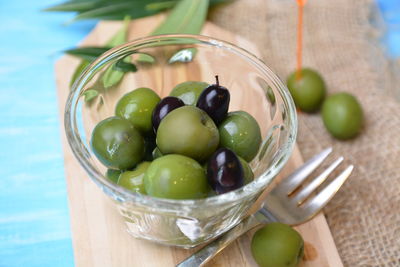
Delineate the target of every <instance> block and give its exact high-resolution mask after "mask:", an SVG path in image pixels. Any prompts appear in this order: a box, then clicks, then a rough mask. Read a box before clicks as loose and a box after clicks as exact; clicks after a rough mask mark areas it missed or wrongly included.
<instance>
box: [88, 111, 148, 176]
mask: <svg viewBox="0 0 400 267" xmlns="http://www.w3.org/2000/svg"><path fill="white" fill-rule="evenodd" d="M90 142H91V147H92V149H93V153H94V154H95V155H96V157H97V158H98V159H99V160H100V162H101V163H103V164H104V165H105V166H106V167H108V168H110V169H120V170H126V169H130V168H133V167H134V166H135V165H136V164H137V163H139V162H140V161H141V160H142V158H143V155H144V141H143V138H142V136H141V135H140V133H139V132H138V131H137V130H136V129H135V127H133V125H132V123H130V122H129V121H128V120H126V119H123V118H120V117H110V118H107V119H105V120H102V121H101V122H99V123H98V124H97V125H96V127H95V128H94V130H93V133H92V138H91V140H90Z"/></svg>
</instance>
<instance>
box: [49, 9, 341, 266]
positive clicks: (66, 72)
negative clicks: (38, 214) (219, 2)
mask: <svg viewBox="0 0 400 267" xmlns="http://www.w3.org/2000/svg"><path fill="white" fill-rule="evenodd" d="M161 19H162V16H153V17H148V18H144V19H140V20H135V21H134V22H132V23H131V24H130V27H129V39H130V40H133V39H136V38H139V37H143V36H146V35H148V34H149V33H150V31H151V29H153V28H154V27H155V26H156V25H157V24H158V23H159V21H160V20H161ZM121 25H122V24H121V23H120V22H100V23H99V24H98V25H97V26H96V28H95V29H94V30H93V31H92V32H91V33H90V34H89V35H88V36H87V38H86V39H85V40H84V41H83V42H82V45H85V46H88V45H103V44H104V43H105V42H106V41H107V40H108V39H109V38H110V37H111V36H112V35H113V34H114V33H115V32H116V31H117V30H118V29H119V28H120V27H121ZM202 34H204V35H208V36H212V37H216V38H218V39H223V40H226V41H229V42H232V43H235V44H237V45H239V46H241V47H243V48H245V49H247V50H249V51H250V52H252V53H254V54H256V55H257V54H259V53H258V50H257V48H256V47H254V46H253V45H252V44H251V43H250V42H249V41H247V40H245V39H243V38H241V37H240V36H237V35H234V34H232V33H230V32H227V31H225V30H223V29H220V28H219V27H217V26H215V25H213V24H211V23H207V24H206V25H205V27H204V29H203V32H202ZM78 64H79V60H77V59H75V58H72V57H68V56H64V57H62V58H61V59H60V60H59V61H58V62H57V63H56V81H57V90H58V100H59V110H60V118H61V121H62V122H63V120H64V116H63V114H64V106H65V102H66V98H67V96H68V93H69V83H70V78H71V76H72V74H73V72H74V70H75V67H76V66H77V65H78ZM62 132H63V133H64V129H62ZM62 142H63V149H64V162H65V172H66V179H67V186H68V197H69V208H70V215H71V216H70V217H71V229H72V237H73V246H74V257H75V264H76V266H78V267H91V266H94V267H102V266H105V267H125V266H126V267H134V266H140V267H142V266H166V267H167V266H175V264H177V263H178V262H180V261H182V260H183V259H184V258H186V257H187V256H189V255H190V254H192V253H193V252H194V251H196V248H194V249H190V250H184V249H178V248H173V247H167V246H161V245H157V244H154V243H151V242H148V241H144V240H139V239H135V238H133V237H132V236H130V235H129V234H128V233H127V232H126V226H125V224H124V222H123V220H122V218H121V217H120V215H119V214H118V212H117V210H116V209H115V207H114V204H113V202H112V201H110V200H109V199H108V198H107V196H106V195H104V194H103V192H102V191H101V190H100V189H99V188H98V187H97V186H96V185H95V184H94V183H93V182H92V181H91V180H90V179H89V178H88V176H87V174H86V173H85V171H84V170H83V168H82V167H81V166H80V165H79V163H78V162H77V161H76V159H75V158H74V156H73V154H72V152H71V150H70V148H69V145H68V143H67V140H66V136H65V134H63V136H62ZM302 162H303V160H302V157H301V154H300V152H299V150H298V148H297V147H296V148H295V150H294V153H293V155H292V157H291V159H290V160H289V162H288V164H287V165H286V167H285V169H284V170H283V171H282V173H281V174H280V177H284V176H285V175H287V174H288V173H290V172H291V171H293V170H294V169H295V168H296V167H297V166H299V165H301V164H302ZM296 229H297V230H298V231H299V232H300V233H301V234H302V236H303V238H304V240H305V260H304V261H303V263H302V264H301V266H303V267H324V266H332V267H341V266H343V265H342V262H341V260H340V257H339V255H338V252H337V249H336V246H335V244H334V241H333V238H332V235H331V233H330V230H329V227H328V225H327V223H326V220H325V217H324V216H323V214H319V215H318V216H316V217H315V218H313V219H312V220H311V221H309V222H307V223H305V224H302V225H300V226H298V227H296ZM252 233H253V232H249V233H247V234H246V235H244V236H242V237H241V238H240V239H238V240H237V241H236V242H234V243H233V244H232V245H231V246H229V247H228V248H227V249H225V250H224V251H223V252H222V253H220V254H219V255H218V256H217V257H216V258H215V259H213V260H212V261H211V262H210V263H209V264H208V265H207V266H257V265H256V263H255V262H254V260H253V259H252V256H251V252H250V242H251V236H252Z"/></svg>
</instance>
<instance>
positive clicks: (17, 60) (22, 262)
mask: <svg viewBox="0 0 400 267" xmlns="http://www.w3.org/2000/svg"><path fill="white" fill-rule="evenodd" d="M55 3H56V2H55V1H51V0H40V1H23V0H17V1H3V0H0V36H1V42H0V147H1V149H0V177H1V178H0V266H7V267H14V266H33V267H35V266H41V267H46V266H49V267H50V266H52V267H53V266H66V267H67V266H73V265H74V264H73V252H72V243H71V233H70V225H69V214H68V206H67V194H66V185H65V178H64V169H63V156H62V150H61V144H60V124H59V120H58V108H57V98H56V88H55V81H54V63H55V60H56V59H57V58H58V57H59V55H61V53H60V51H62V50H64V49H67V48H70V47H73V46H75V45H76V43H77V42H78V41H80V40H81V39H82V38H84V36H85V35H87V33H88V32H89V31H90V30H91V29H92V28H93V26H94V23H93V22H90V23H78V24H74V25H71V26H68V27H65V26H63V23H64V22H65V21H66V20H68V19H69V18H71V16H72V14H67V15H66V14H61V13H44V12H41V11H40V10H41V9H42V8H44V7H47V6H50V5H53V4H55Z"/></svg>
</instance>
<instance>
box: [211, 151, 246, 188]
mask: <svg viewBox="0 0 400 267" xmlns="http://www.w3.org/2000/svg"><path fill="white" fill-rule="evenodd" d="M207 179H208V183H209V184H210V186H211V188H212V189H214V191H215V192H217V194H223V193H227V192H229V191H232V190H235V189H238V188H240V187H242V186H243V185H244V172H243V167H242V164H241V163H240V160H239V158H238V157H237V156H236V154H235V153H234V152H233V151H232V150H230V149H227V148H220V149H218V150H217V151H216V152H214V154H213V155H212V156H211V157H210V159H209V160H208V164H207Z"/></svg>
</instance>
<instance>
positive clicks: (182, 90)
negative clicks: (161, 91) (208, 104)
mask: <svg viewBox="0 0 400 267" xmlns="http://www.w3.org/2000/svg"><path fill="white" fill-rule="evenodd" d="M207 86H209V84H208V83H205V82H196V81H188V82H183V83H180V84H178V85H177V86H175V87H174V89H172V91H171V93H170V94H169V95H170V96H175V97H177V98H180V99H181V100H182V101H183V102H184V103H185V105H189V106H194V105H196V103H197V99H198V98H199V96H200V94H201V92H203V90H204V89H205V88H206V87H207Z"/></svg>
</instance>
